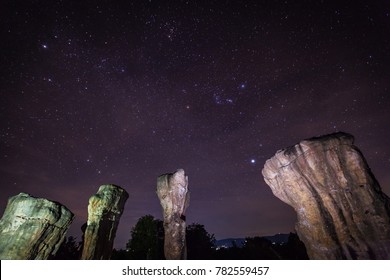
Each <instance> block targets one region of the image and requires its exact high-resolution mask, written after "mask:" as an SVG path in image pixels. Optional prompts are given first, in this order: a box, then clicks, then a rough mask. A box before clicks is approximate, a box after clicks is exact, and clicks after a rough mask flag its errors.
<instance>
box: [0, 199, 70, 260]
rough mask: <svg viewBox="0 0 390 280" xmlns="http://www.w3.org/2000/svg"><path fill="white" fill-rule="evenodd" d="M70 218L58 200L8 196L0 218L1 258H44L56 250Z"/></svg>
mask: <svg viewBox="0 0 390 280" xmlns="http://www.w3.org/2000/svg"><path fill="white" fill-rule="evenodd" d="M73 217H74V216H73V214H72V212H70V211H69V210H68V209H67V208H66V207H65V206H63V205H61V204H60V203H58V202H53V201H49V200H47V199H44V198H36V197H33V196H30V195H29V194H26V193H20V194H18V195H16V196H13V197H11V198H9V200H8V204H7V208H6V209H5V211H4V215H3V217H2V219H1V220H0V259H2V260H6V259H11V260H12V259H13V260H34V259H35V260H45V259H47V258H48V257H49V256H50V255H51V254H55V253H56V252H57V250H58V248H59V246H60V245H61V243H62V241H63V240H64V238H65V234H66V231H67V230H68V227H69V225H70V224H71V223H72V221H73Z"/></svg>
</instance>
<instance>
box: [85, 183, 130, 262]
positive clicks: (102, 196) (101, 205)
mask: <svg viewBox="0 0 390 280" xmlns="http://www.w3.org/2000/svg"><path fill="white" fill-rule="evenodd" d="M128 197H129V194H128V193H127V192H126V191H125V190H124V189H122V188H121V187H118V186H115V185H102V186H100V188H99V190H98V192H97V193H96V194H95V195H93V196H91V198H90V199H89V204H88V222H87V227H86V229H85V233H84V244H83V253H82V256H81V259H83V260H107V259H110V257H111V253H112V248H113V245H114V239H115V234H116V231H117V228H118V225H119V220H120V218H121V216H122V213H123V209H124V207H125V203H126V201H127V199H128Z"/></svg>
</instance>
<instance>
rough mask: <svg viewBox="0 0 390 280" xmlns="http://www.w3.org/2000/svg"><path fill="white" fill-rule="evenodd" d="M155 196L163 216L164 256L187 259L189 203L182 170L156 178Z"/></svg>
mask: <svg viewBox="0 0 390 280" xmlns="http://www.w3.org/2000/svg"><path fill="white" fill-rule="evenodd" d="M157 196H158V198H159V199H160V203H161V206H162V208H163V215H164V233H165V239H164V254H165V258H166V259H167V260H185V259H187V248H186V222H185V221H186V218H185V211H186V209H187V207H188V205H189V203H190V193H189V192H188V176H186V175H185V173H184V170H183V169H179V170H177V171H176V172H175V173H173V174H164V175H161V176H159V177H158V178H157Z"/></svg>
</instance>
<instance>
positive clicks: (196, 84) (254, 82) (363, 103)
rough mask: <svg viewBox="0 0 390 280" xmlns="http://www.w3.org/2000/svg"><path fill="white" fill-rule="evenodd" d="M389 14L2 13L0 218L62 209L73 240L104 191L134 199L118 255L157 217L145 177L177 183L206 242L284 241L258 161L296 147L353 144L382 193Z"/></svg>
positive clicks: (176, 5) (250, 7) (288, 221)
mask: <svg viewBox="0 0 390 280" xmlns="http://www.w3.org/2000/svg"><path fill="white" fill-rule="evenodd" d="M389 30H390V5H389V3H388V2H387V1H354V2H351V1H335V2H333V1H207V2H204V3H203V2H202V3H201V2H199V1H172V2H165V1H154V0H152V1H4V2H3V3H1V4H0V32H1V33H0V34H1V40H0V47H1V50H2V51H1V52H0V63H1V68H0V98H1V99H0V108H1V110H0V117H1V118H0V120H1V122H0V147H1V154H0V156H1V161H0V172H1V176H0V182H1V186H2V187H1V189H0V193H1V198H2V199H1V201H0V209H2V211H3V209H4V208H5V206H6V200H7V197H9V196H12V195H15V194H17V193H19V192H27V193H30V194H32V195H34V196H41V197H45V198H48V199H52V200H56V201H60V202H61V203H63V204H64V205H66V206H67V207H68V208H70V210H71V211H72V212H74V213H75V215H76V219H75V222H74V223H73V225H72V227H71V229H70V234H72V235H76V236H80V235H81V231H80V227H81V225H82V224H83V223H84V222H85V221H86V219H87V204H88V198H89V197H90V196H91V195H92V194H94V193H96V191H97V189H98V187H99V186H100V185H101V184H107V183H114V184H117V185H120V186H122V187H123V188H125V189H126V190H127V191H128V193H129V194H130V198H129V200H128V202H127V205H126V209H125V213H124V215H123V216H122V219H121V224H120V227H119V230H118V233H117V240H116V246H117V247H123V246H124V244H125V242H126V241H127V240H128V239H129V236H130V234H129V232H130V229H131V227H132V226H133V225H134V224H135V223H136V221H137V219H138V218H139V217H141V216H143V215H146V214H152V215H154V216H155V217H158V218H161V207H160V205H159V201H158V199H157V196H156V194H155V188H156V178H157V176H159V175H161V174H163V173H167V172H173V171H175V170H176V169H177V168H183V169H185V171H186V173H187V174H188V176H189V188H190V191H191V204H190V207H189V209H188V213H187V216H188V219H189V222H198V223H201V224H204V225H205V226H206V229H207V230H208V231H209V232H211V233H214V234H215V235H216V237H217V238H225V237H245V236H254V235H272V234H274V233H277V232H289V231H293V226H294V222H295V214H294V212H293V211H292V209H290V208H289V207H288V206H287V205H285V204H284V203H282V202H280V201H279V200H278V199H276V198H275V197H274V196H273V195H272V193H271V191H270V189H269V188H268V187H267V186H266V184H265V183H264V181H263V178H262V175H261V169H262V167H263V165H264V162H265V160H266V159H268V158H270V157H271V156H273V155H274V154H275V152H276V151H277V150H279V149H281V148H284V147H286V146H290V145H292V144H294V143H296V142H299V141H300V140H302V139H305V138H309V137H312V136H317V135H321V134H327V133H331V132H335V131H346V132H349V133H351V134H353V135H354V136H355V137H356V145H357V146H358V147H359V148H361V150H362V151H363V153H364V155H365V156H366V158H367V160H368V163H369V164H370V166H371V168H372V170H373V172H374V174H375V175H376V177H377V179H378V180H379V182H380V183H381V185H382V188H383V189H384V191H385V192H386V193H387V194H389V193H390V177H389V175H388V174H389V173H388V172H386V171H387V170H389V168H390V153H389V149H388V143H387V141H388V139H389V138H390V130H389V117H390V113H389V111H390V106H389V105H390V98H389V88H390V77H389V73H390V39H389V38H390V36H389Z"/></svg>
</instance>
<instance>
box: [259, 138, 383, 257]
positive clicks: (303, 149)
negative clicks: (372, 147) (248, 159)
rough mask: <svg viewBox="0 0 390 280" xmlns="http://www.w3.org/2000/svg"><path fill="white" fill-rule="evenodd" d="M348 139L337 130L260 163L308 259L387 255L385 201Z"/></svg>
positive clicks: (377, 184)
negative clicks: (291, 214) (289, 210)
mask: <svg viewBox="0 0 390 280" xmlns="http://www.w3.org/2000/svg"><path fill="white" fill-rule="evenodd" d="M353 141H354V138H353V136H352V135H349V134H346V133H341V132H339V133H335V134H331V135H326V136H322V137H318V138H312V139H308V140H304V141H302V142H300V143H299V144H297V145H295V146H292V147H289V148H287V149H285V150H281V151H278V152H277V153H276V155H275V156H274V157H272V158H271V159H269V160H267V162H266V163H265V166H264V169H263V176H264V179H265V181H266V183H267V184H268V185H269V186H270V188H271V189H272V192H273V193H274V195H275V196H277V197H278V198H279V199H281V200H282V201H283V202H285V203H287V204H289V205H290V206H292V207H293V208H294V210H295V211H296V213H297V216H298V221H297V224H296V230H297V233H298V235H299V237H300V239H301V240H302V241H303V242H304V243H305V245H306V249H307V253H308V255H309V257H310V258H311V259H390V200H389V198H388V197H387V196H386V195H385V194H384V193H383V192H382V191H381V188H380V186H379V183H378V182H377V181H376V179H375V177H374V176H373V174H372V173H371V171H370V168H369V167H368V165H367V162H366V160H365V159H364V157H363V155H362V153H361V152H360V151H359V149H358V148H357V147H355V146H354V145H353Z"/></svg>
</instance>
